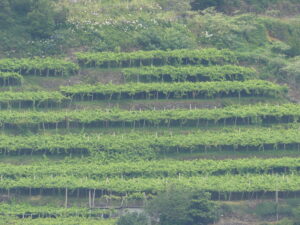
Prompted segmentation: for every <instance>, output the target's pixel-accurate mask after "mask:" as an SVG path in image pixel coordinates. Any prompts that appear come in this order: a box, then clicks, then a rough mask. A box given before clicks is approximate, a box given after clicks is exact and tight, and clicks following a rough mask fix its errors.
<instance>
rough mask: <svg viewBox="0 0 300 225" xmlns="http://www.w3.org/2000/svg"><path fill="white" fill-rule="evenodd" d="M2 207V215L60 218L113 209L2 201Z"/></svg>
mask: <svg viewBox="0 0 300 225" xmlns="http://www.w3.org/2000/svg"><path fill="white" fill-rule="evenodd" d="M0 207H1V216H18V215H22V216H24V217H25V216H26V217H30V216H37V217H44V218H47V217H58V218H60V217H61V218H67V217H72V216H75V217H85V218H89V217H95V216H101V214H109V213H111V212H112V211H113V210H103V209H92V210H91V209H89V208H80V207H74V206H73V207H69V208H62V207H61V208H60V207H54V206H51V205H45V206H33V205H31V204H24V203H23V204H16V203H10V204H8V203H0Z"/></svg>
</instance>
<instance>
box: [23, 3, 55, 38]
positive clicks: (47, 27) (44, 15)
mask: <svg viewBox="0 0 300 225" xmlns="http://www.w3.org/2000/svg"><path fill="white" fill-rule="evenodd" d="M26 19H27V21H28V23H29V28H28V30H29V32H30V34H31V35H32V36H33V37H34V38H36V37H39V38H47V37H50V36H51V34H52V32H53V31H54V28H55V21H54V10H53V8H52V6H51V4H50V2H49V1H48V0H39V1H36V2H35V4H33V6H32V10H31V11H30V12H29V13H28V14H27V16H26Z"/></svg>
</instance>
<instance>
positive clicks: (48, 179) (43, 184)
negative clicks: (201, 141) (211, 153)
mask: <svg viewBox="0 0 300 225" xmlns="http://www.w3.org/2000/svg"><path fill="white" fill-rule="evenodd" d="M170 186H176V187H181V188H188V189H189V190H193V189H194V190H205V191H211V192H238V193H241V192H255V191H256V192H258V191H265V192H267V191H269V192H275V191H290V192H295V191H300V176H299V175H295V174H291V175H266V174H264V175H250V174H247V175H223V176H196V177H194V176H192V177H184V176H180V177H177V178H132V179H124V178H106V179H100V180H99V179H89V178H86V177H85V178H78V177H75V176H56V177H52V176H44V177H41V178H39V179H37V178H34V177H25V178H19V179H9V178H3V179H2V181H1V183H0V188H1V189H5V190H8V189H27V190H29V189H31V188H32V189H65V188H67V189H70V190H76V189H94V190H102V191H109V192H116V193H120V194H126V193H128V192H129V193H132V192H146V193H157V192H159V191H164V190H166V189H167V188H168V187H170Z"/></svg>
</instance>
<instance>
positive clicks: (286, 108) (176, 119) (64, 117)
mask: <svg viewBox="0 0 300 225" xmlns="http://www.w3.org/2000/svg"><path fill="white" fill-rule="evenodd" d="M299 108H300V106H299V105H297V104H283V105H261V104H258V105H248V106H229V107H224V108H217V109H173V110H163V111H159V110H145V111H120V110H106V111H103V110H78V111H76V110H73V111H71V110H69V111H47V112H39V111H25V112H20V111H0V118H1V122H2V125H3V126H5V125H19V126H22V125H23V126H34V125H36V126H38V125H39V124H42V123H47V124H49V125H50V124H51V125H52V126H50V127H49V128H51V127H52V128H53V127H54V126H55V124H58V123H60V124H62V127H68V124H69V123H71V124H73V125H74V126H76V125H77V126H78V125H83V124H87V125H89V124H90V125H92V124H93V123H94V126H98V127H99V126H100V125H101V124H102V126H105V127H107V126H109V123H111V124H113V125H115V126H116V125H117V126H125V123H128V125H129V126H131V127H135V126H136V127H146V126H158V125H163V126H171V125H172V126H183V125H186V126H190V125H191V124H192V126H199V123H198V121H199V122H205V124H206V123H207V122H210V123H213V124H218V123H223V124H225V125H226V120H228V122H229V123H230V124H235V123H236V121H237V120H238V119H239V120H241V121H242V124H249V125H250V124H261V123H266V124H267V123H278V122H299V118H300V109H299ZM114 123H115V124H114ZM69 125H70V124H69Z"/></svg>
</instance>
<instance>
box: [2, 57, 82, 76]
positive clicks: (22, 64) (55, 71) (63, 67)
mask: <svg viewBox="0 0 300 225" xmlns="http://www.w3.org/2000/svg"><path fill="white" fill-rule="evenodd" d="M0 71H3V72H18V73H20V74H23V75H38V76H64V75H73V74H77V73H78V71H79V66H78V65H77V64H75V63H72V62H69V61H66V60H63V59H56V58H50V57H47V58H38V57H35V58H20V59H17V58H5V59H0Z"/></svg>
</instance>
